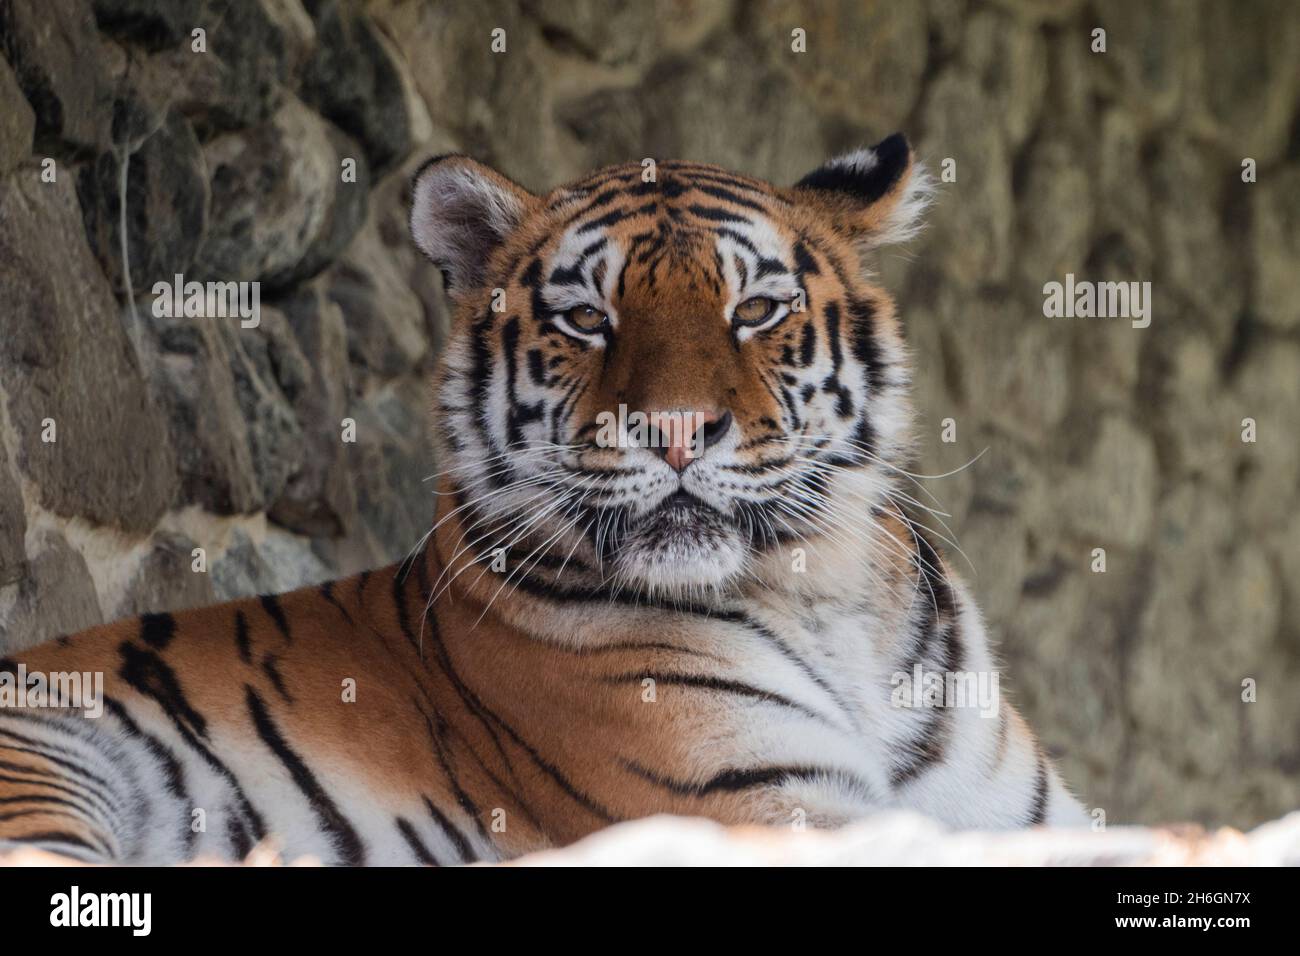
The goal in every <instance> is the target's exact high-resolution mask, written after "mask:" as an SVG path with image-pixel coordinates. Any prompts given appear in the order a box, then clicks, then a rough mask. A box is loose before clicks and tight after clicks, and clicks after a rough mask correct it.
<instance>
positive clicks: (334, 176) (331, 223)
mask: <svg viewBox="0 0 1300 956" xmlns="http://www.w3.org/2000/svg"><path fill="white" fill-rule="evenodd" d="M203 152H204V159H205V161H206V164H207V168H208V173H209V176H210V178H211V195H212V199H211V205H210V214H209V219H208V233H207V236H206V238H205V239H204V242H203V245H202V246H201V247H200V249H199V251H198V254H197V257H196V259H195V262H194V266H193V270H194V272H195V273H196V276H195V278H200V279H208V278H210V279H214V280H217V281H251V280H254V279H257V280H261V281H262V282H264V283H265V284H266V286H267V287H268V291H273V290H274V289H276V288H282V287H285V286H288V285H291V284H292V283H293V282H295V281H298V280H300V279H302V278H305V277H307V276H310V275H312V274H313V273H314V272H316V271H318V270H319V269H320V268H321V266H322V265H324V264H325V263H326V262H328V261H329V260H330V259H331V258H333V256H335V255H336V254H337V253H338V252H340V251H341V250H342V249H343V248H344V247H345V246H346V245H347V242H348V241H349V240H350V239H351V237H352V235H353V234H354V233H355V232H356V230H357V229H358V228H359V227H360V225H361V223H362V222H363V221H364V219H365V211H366V193H367V190H368V188H369V175H368V172H367V169H366V166H365V157H364V156H362V155H361V153H360V149H359V148H358V147H356V146H355V144H350V145H349V143H348V141H347V140H346V139H345V138H344V137H343V135H342V134H341V133H338V132H337V130H334V129H333V128H332V127H330V125H329V124H328V123H326V122H325V121H324V120H322V119H321V118H320V117H318V116H317V115H316V114H315V113H312V112H311V111H310V110H308V109H307V108H306V107H305V106H303V105H302V104H301V103H300V102H298V101H297V100H292V99H291V100H288V101H287V102H286V103H285V105H284V107H283V108H282V109H281V110H280V111H279V112H278V113H276V115H275V116H274V117H273V118H272V119H271V120H270V121H268V122H266V123H263V124H262V125H260V126H256V127H253V128H251V129H248V130H244V131H241V132H238V133H229V134H226V135H224V136H221V137H219V138H217V139H215V140H213V141H212V142H211V143H209V144H208V145H207V146H206V147H205V148H204V151H203ZM344 158H354V159H356V160H357V181H356V182H344V181H342V172H343V169H342V162H343V160H344ZM187 278H188V277H187Z"/></svg>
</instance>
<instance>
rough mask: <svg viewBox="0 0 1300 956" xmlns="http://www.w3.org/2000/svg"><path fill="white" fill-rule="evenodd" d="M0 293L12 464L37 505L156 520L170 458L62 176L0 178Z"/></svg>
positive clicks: (94, 516) (131, 521) (111, 518)
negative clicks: (51, 427)
mask: <svg viewBox="0 0 1300 956" xmlns="http://www.w3.org/2000/svg"><path fill="white" fill-rule="evenodd" d="M0 301H3V302H4V303H5V305H6V308H7V309H9V310H10V314H11V315H14V316H23V317H24V320H23V321H20V322H13V323H9V324H8V325H7V327H6V334H5V335H3V336H0V379H3V381H4V383H5V391H6V392H7V395H8V404H9V416H10V421H11V422H12V425H13V428H14V431H15V432H16V434H17V436H18V449H17V463H18V466H19V469H20V471H21V472H22V473H23V474H24V475H25V476H26V477H27V478H29V479H30V480H31V481H32V482H34V483H35V485H36V487H37V488H38V489H39V492H38V494H39V500H40V503H41V504H42V505H43V506H44V507H46V508H48V509H50V510H52V511H55V512H57V513H59V514H63V515H77V516H80V517H84V518H86V519H88V520H90V521H94V522H98V523H101V524H110V525H116V526H118V527H122V528H126V529H141V530H143V529H147V528H150V527H152V526H153V524H154V522H155V521H156V520H157V518H158V516H159V515H161V514H162V512H163V511H164V510H165V509H166V508H167V506H168V505H169V504H170V503H171V500H172V496H173V494H174V493H175V489H176V478H175V474H174V472H175V464H176V462H175V457H174V456H173V453H172V450H171V448H170V446H169V444H168V442H167V440H166V428H165V423H164V420H163V417H162V415H161V414H160V413H159V411H158V409H157V408H156V406H155V404H154V402H153V401H152V399H151V397H150V395H149V393H148V390H147V388H146V386H145V381H144V377H143V375H142V373H141V368H140V364H139V359H138V357H137V356H136V353H135V351H134V349H133V348H132V345H131V342H130V340H129V339H128V338H127V335H126V332H125V330H124V329H123V326H122V324H121V322H120V321H119V319H118V315H117V307H116V304H115V303H114V301H113V296H112V292H111V290H110V289H109V286H108V283H107V281H106V280H105V279H104V276H103V273H102V272H101V271H100V269H99V265H98V263H96V262H95V260H94V257H93V256H92V255H91V254H90V250H89V249H88V248H87V246H86V238H85V231H84V228H83V226H82V223H81V215H80V212H79V210H78V208H77V202H76V197H75V195H74V193H73V187H72V184H71V182H69V181H68V180H67V179H66V178H63V179H60V180H59V181H58V182H55V183H41V182H39V181H38V180H37V178H36V177H34V176H11V177H10V178H9V179H8V180H5V181H0ZM46 419H53V420H54V424H55V428H56V432H55V434H56V438H57V440H56V441H54V442H52V443H46V442H44V441H42V432H43V424H42V423H43V422H44V421H45V420H46Z"/></svg>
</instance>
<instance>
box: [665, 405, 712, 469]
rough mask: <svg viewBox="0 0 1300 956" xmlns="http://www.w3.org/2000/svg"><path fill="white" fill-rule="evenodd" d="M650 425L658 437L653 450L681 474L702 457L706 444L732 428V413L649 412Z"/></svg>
mask: <svg viewBox="0 0 1300 956" xmlns="http://www.w3.org/2000/svg"><path fill="white" fill-rule="evenodd" d="M650 424H651V425H652V426H653V427H654V428H655V430H656V432H657V435H658V441H657V442H656V446H655V448H656V451H658V452H659V453H660V454H662V455H663V456H664V461H666V462H668V464H669V465H670V466H671V467H672V468H673V470H674V471H676V472H678V473H679V474H680V473H681V472H683V471H685V470H686V466H687V465H689V464H690V463H691V462H692V461H694V460H695V459H696V458H698V457H699V456H700V455H702V454H704V448H705V445H706V444H709V443H711V442H716V441H717V440H718V439H719V438H721V437H722V436H723V435H724V434H725V433H726V431H727V429H728V428H729V427H730V425H731V413H730V412H726V413H724V414H722V415H719V414H718V413H717V412H704V411H697V410H687V411H679V412H651V414H650Z"/></svg>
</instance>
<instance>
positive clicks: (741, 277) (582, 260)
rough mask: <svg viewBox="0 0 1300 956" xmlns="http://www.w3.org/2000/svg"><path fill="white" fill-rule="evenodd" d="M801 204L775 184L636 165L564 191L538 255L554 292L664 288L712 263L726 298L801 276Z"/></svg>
mask: <svg viewBox="0 0 1300 956" xmlns="http://www.w3.org/2000/svg"><path fill="white" fill-rule="evenodd" d="M791 205H792V204H791V203H790V202H789V201H788V200H787V199H786V198H785V197H784V196H782V195H781V194H780V193H779V192H778V191H777V190H776V189H774V188H773V187H772V186H771V185H769V184H768V183H765V182H763V181H762V180H758V179H752V178H750V177H747V176H742V175H739V174H736V173H732V172H728V171H727V170H725V169H722V168H721V167H717V166H710V165H706V164H700V163H688V162H683V161H664V162H662V163H659V164H657V165H655V166H654V167H647V166H642V165H640V164H636V163H628V164H623V165H620V166H611V167H606V168H604V169H601V170H597V171H596V172H595V173H592V174H591V175H590V176H587V177H585V178H583V179H580V180H578V181H576V182H574V183H570V184H568V185H566V186H562V187H560V188H558V189H556V190H554V191H553V192H552V193H551V194H550V195H549V196H548V197H547V199H546V204H545V215H546V222H545V224H544V226H543V233H542V235H541V237H540V239H539V241H538V243H537V245H536V247H535V248H536V250H537V252H538V253H539V254H540V255H541V256H542V258H543V259H545V260H546V262H547V265H548V268H547V272H546V274H545V277H544V278H545V279H546V280H547V281H548V282H550V283H551V284H553V285H565V284H573V283H577V282H580V281H581V280H582V279H583V278H584V277H585V278H587V279H588V281H587V283H586V284H588V285H596V286H604V285H605V282H604V281H603V280H606V279H612V278H613V276H614V272H615V271H617V275H618V278H619V279H620V280H622V279H625V278H626V277H627V276H628V274H629V273H630V274H632V275H637V274H640V275H642V276H646V277H648V278H649V280H650V282H651V283H654V282H655V281H656V279H659V278H663V277H664V275H665V273H667V272H672V271H677V270H684V271H686V272H691V273H694V272H698V271H699V270H700V269H701V267H703V266H705V265H707V267H708V271H709V272H710V273H711V274H712V275H713V276H714V277H716V281H715V282H714V283H713V284H714V285H715V291H716V292H717V293H719V294H722V295H724V297H725V294H724V290H725V288H727V287H730V288H733V289H734V288H736V287H738V286H744V285H747V284H750V283H751V282H752V281H755V280H758V279H763V278H765V277H769V276H777V275H782V274H789V273H791V272H793V271H795V268H796V265H795V262H794V259H795V256H794V255H793V253H792V249H793V246H794V242H795V238H796V237H795V235H794V232H793V230H792V229H791V227H790V225H789V222H788V220H789V216H788V212H789V210H790V208H791ZM592 280H594V281H592ZM608 291H610V292H614V291H620V292H621V291H622V290H621V289H617V290H615V289H610V290H608Z"/></svg>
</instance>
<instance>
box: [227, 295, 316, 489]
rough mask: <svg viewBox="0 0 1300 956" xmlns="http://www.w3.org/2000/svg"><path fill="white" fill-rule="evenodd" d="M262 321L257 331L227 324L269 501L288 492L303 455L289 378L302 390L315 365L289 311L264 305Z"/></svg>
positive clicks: (238, 391)
mask: <svg viewBox="0 0 1300 956" xmlns="http://www.w3.org/2000/svg"><path fill="white" fill-rule="evenodd" d="M261 320H262V321H261V324H260V325H259V326H258V327H257V328H256V329H243V328H238V327H237V326H233V325H232V326H226V327H225V328H227V329H229V330H230V339H231V346H232V348H231V361H230V371H231V374H232V375H233V377H234V383H235V398H236V401H237V402H238V403H239V409H240V412H241V413H242V416H243V420H244V427H245V430H246V431H247V434H248V450H249V453H250V455H251V456H252V461H253V473H254V475H256V477H257V483H258V497H259V500H260V502H261V503H262V504H263V505H267V504H270V503H271V502H273V501H275V500H276V499H277V498H279V497H280V495H281V494H282V493H283V492H284V489H285V485H286V484H287V483H288V481H289V476H290V475H291V474H293V473H294V472H295V471H297V470H298V468H299V467H300V465H301V462H302V455H303V434H302V427H301V426H300V425H299V423H298V418H297V416H296V415H295V414H294V411H293V408H292V405H291V399H290V397H289V396H288V395H286V392H285V387H284V384H283V382H288V383H289V389H290V391H293V392H295V393H297V394H301V392H302V390H303V389H304V388H305V387H306V386H307V382H308V376H309V375H310V369H309V367H308V365H307V360H306V358H305V357H304V356H303V355H302V353H301V352H300V351H299V350H298V345H297V343H296V342H295V341H294V338H293V333H292V331H290V329H289V324H288V321H287V320H286V319H285V317H284V315H283V313H281V312H280V311H278V310H276V309H273V308H263V309H262V314H261Z"/></svg>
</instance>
